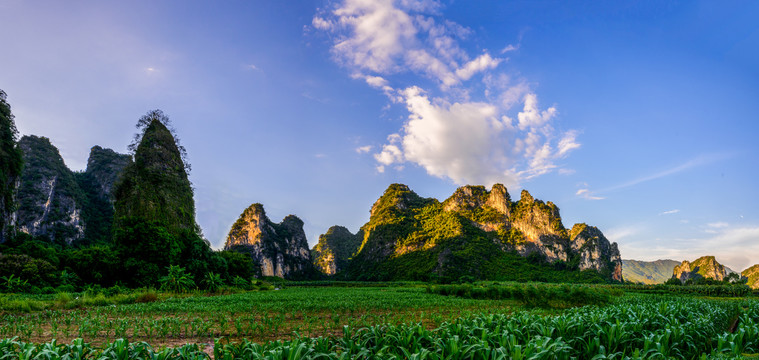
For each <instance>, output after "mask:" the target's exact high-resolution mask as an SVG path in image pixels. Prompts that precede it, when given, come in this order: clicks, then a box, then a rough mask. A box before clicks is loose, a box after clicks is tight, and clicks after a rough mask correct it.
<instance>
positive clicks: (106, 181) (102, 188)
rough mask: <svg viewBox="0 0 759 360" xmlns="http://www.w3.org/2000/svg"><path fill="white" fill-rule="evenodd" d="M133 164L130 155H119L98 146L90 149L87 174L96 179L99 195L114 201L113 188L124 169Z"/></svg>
mask: <svg viewBox="0 0 759 360" xmlns="http://www.w3.org/2000/svg"><path fill="white" fill-rule="evenodd" d="M131 162H132V157H131V156H130V155H126V154H119V153H117V152H115V151H113V150H111V149H104V148H102V147H100V146H97V145H96V146H93V147H92V148H91V149H90V157H89V158H88V160H87V170H86V171H85V172H86V173H87V174H90V175H91V176H92V177H93V178H94V179H95V184H96V185H97V188H96V190H97V193H98V195H99V196H100V197H102V198H106V199H109V200H110V201H113V186H114V184H115V183H116V180H117V179H118V177H119V176H120V175H121V173H122V171H124V168H126V166H127V165H129V164H130V163H131Z"/></svg>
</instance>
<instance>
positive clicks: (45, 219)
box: [16, 136, 86, 243]
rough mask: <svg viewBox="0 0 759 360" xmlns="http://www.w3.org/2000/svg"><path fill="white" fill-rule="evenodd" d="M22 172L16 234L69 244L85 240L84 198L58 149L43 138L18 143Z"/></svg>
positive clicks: (22, 139) (29, 137) (33, 138)
mask: <svg viewBox="0 0 759 360" xmlns="http://www.w3.org/2000/svg"><path fill="white" fill-rule="evenodd" d="M19 147H20V148H21V150H22V152H23V158H24V164H25V166H24V169H23V171H22V172H21V182H20V185H19V188H18V205H19V206H18V210H17V212H16V221H17V229H18V231H21V232H25V233H27V234H30V235H32V236H44V237H48V238H50V239H51V240H53V241H63V242H66V243H71V242H73V241H76V240H80V239H82V238H84V230H85V226H84V221H83V219H82V208H83V205H84V204H85V202H86V196H85V194H84V192H83V191H82V189H81V188H80V187H79V185H78V183H77V181H76V179H75V177H74V173H72V172H71V170H69V169H68V168H67V167H66V165H65V164H64V162H63V158H61V155H60V154H59V153H58V149H57V148H56V147H55V146H53V145H52V144H51V143H50V140H49V139H47V138H45V137H37V136H24V137H23V138H21V140H19Z"/></svg>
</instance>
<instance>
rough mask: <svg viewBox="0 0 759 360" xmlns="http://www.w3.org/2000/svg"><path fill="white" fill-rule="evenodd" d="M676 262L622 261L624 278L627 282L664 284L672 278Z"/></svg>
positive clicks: (678, 263)
mask: <svg viewBox="0 0 759 360" xmlns="http://www.w3.org/2000/svg"><path fill="white" fill-rule="evenodd" d="M677 265H680V262H679V261H675V260H656V261H638V260H622V276H623V277H624V279H625V281H632V282H635V283H643V284H663V283H665V282H666V281H667V280H669V279H670V278H672V272H673V270H674V269H675V266H677Z"/></svg>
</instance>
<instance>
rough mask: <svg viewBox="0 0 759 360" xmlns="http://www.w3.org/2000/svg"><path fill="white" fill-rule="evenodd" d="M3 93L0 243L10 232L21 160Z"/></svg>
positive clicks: (0, 109)
mask: <svg viewBox="0 0 759 360" xmlns="http://www.w3.org/2000/svg"><path fill="white" fill-rule="evenodd" d="M7 98H8V96H7V94H6V93H5V91H3V90H0V243H2V242H4V241H5V240H6V239H7V237H8V235H9V232H10V231H12V226H11V225H12V224H11V214H12V213H13V211H14V209H15V206H16V204H15V196H14V194H15V192H16V183H17V181H18V178H19V176H21V168H22V166H23V160H22V158H21V149H19V148H18V144H17V143H16V138H17V137H18V130H16V123H15V122H14V116H13V113H11V106H10V104H8V102H7V101H6V100H7Z"/></svg>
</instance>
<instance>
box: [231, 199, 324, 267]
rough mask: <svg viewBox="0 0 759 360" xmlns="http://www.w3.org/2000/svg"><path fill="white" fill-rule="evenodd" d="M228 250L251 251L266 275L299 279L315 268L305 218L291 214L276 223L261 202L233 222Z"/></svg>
mask: <svg viewBox="0 0 759 360" xmlns="http://www.w3.org/2000/svg"><path fill="white" fill-rule="evenodd" d="M224 249H226V250H234V251H239V252H243V253H247V254H250V256H251V257H252V258H253V260H254V261H255V262H256V263H258V265H259V267H260V269H261V275H263V276H278V277H282V278H299V277H304V276H307V275H309V273H310V272H311V271H312V269H313V267H312V266H313V265H312V264H311V253H310V251H309V249H308V241H307V240H306V234H305V232H304V231H303V221H302V220H300V219H299V218H298V217H297V216H295V215H288V216H287V217H285V218H284V219H283V220H282V222H281V223H279V224H276V223H273V222H272V221H271V220H269V218H268V217H267V216H266V212H265V211H264V207H263V205H261V204H253V205H251V206H250V207H248V208H247V209H245V211H243V213H242V214H241V215H240V218H239V219H237V221H236V222H235V223H234V224H233V225H232V229H231V230H230V231H229V235H228V236H227V240H226V243H225V245H224Z"/></svg>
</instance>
